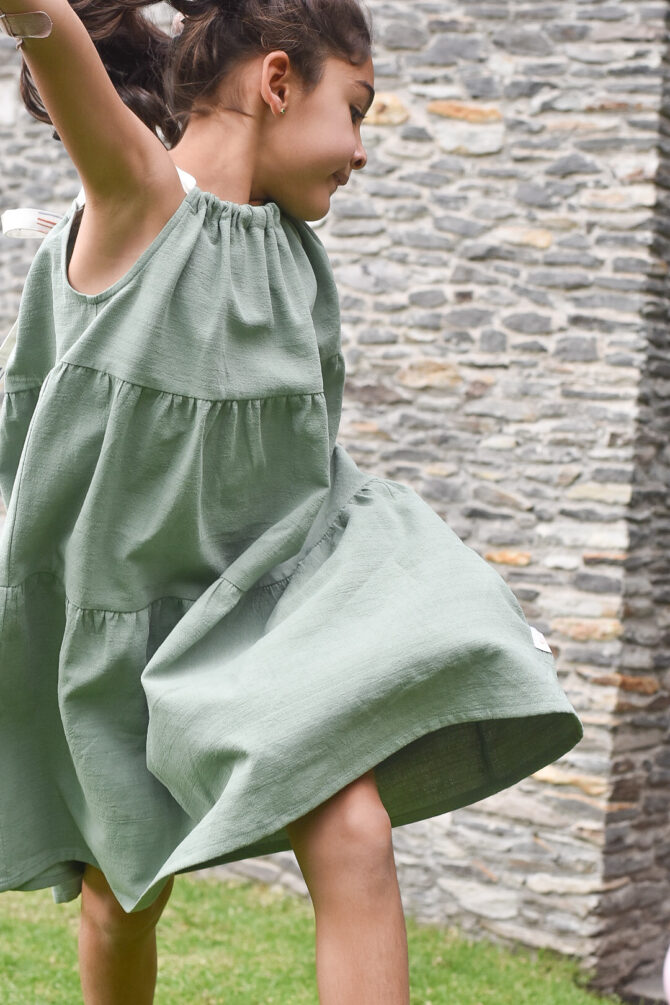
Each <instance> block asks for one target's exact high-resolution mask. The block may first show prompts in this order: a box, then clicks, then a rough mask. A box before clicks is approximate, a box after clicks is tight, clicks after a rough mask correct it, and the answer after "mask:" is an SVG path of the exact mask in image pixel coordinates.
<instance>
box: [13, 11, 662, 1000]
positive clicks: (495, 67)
mask: <svg viewBox="0 0 670 1005" xmlns="http://www.w3.org/2000/svg"><path fill="white" fill-rule="evenodd" d="M367 6H368V9H369V10H370V12H371V14H372V17H373V22H374V28H375V35H376V39H375V52H374V55H375V67H376V81H375V83H376V88H377V92H378V95H377V100H376V102H375V106H374V108H373V110H372V112H371V114H370V115H369V116H368V119H367V120H366V122H365V123H364V125H363V127H362V129H363V138H364V142H365V144H366V148H367V152H368V164H367V166H366V168H365V170H364V171H363V172H361V173H358V172H354V175H353V176H352V179H351V182H350V184H349V186H348V187H347V189H343V190H340V191H339V192H338V193H337V195H336V196H335V198H334V199H333V203H332V209H331V212H330V213H329V214H328V216H327V217H326V218H325V219H324V220H323V221H320V222H318V223H316V224H315V226H316V227H318V229H319V234H320V236H321V239H322V240H323V242H324V244H325V245H326V247H327V249H328V251H329V254H330V256H331V260H332V262H333V267H334V270H335V274H336V278H337V281H338V286H339V289H340V294H341V307H342V323H343V343H344V351H345V356H346V364H347V384H346V394H345V404H344V410H343V420H342V426H341V430H340V437H339V439H340V442H341V443H342V444H343V445H344V446H345V447H346V448H347V450H349V451H350V453H351V454H352V456H353V457H354V458H355V460H356V461H357V463H358V464H359V465H360V466H361V467H362V468H363V469H364V470H369V471H370V472H374V473H376V474H380V475H381V476H383V477H388V478H392V479H395V480H398V481H401V482H404V483H405V484H408V485H410V486H411V487H412V488H414V489H416V490H417V491H418V492H419V493H420V494H421V495H422V496H423V497H424V498H425V499H426V500H427V501H428V502H429V503H430V505H431V506H433V508H434V509H435V510H436V512H438V513H439V515H440V516H441V517H443V518H444V519H445V520H446V521H447V522H448V523H449V524H450V525H451V526H452V527H453V528H454V529H455V530H456V531H457V533H459V534H460V536H461V537H462V538H463V539H464V540H466V541H467V543H468V544H470V545H471V546H472V547H473V548H475V549H476V550H477V551H479V552H480V553H481V554H482V555H484V556H485V557H486V558H487V559H488V561H490V562H492V563H493V564H494V565H495V567H496V568H497V569H498V570H499V571H500V572H501V573H502V575H503V576H504V577H505V578H506V580H507V581H508V583H509V584H510V586H511V587H512V589H513V590H514V591H515V593H516V595H517V597H518V598H519V600H520V601H521V603H522V604H523V606H524V608H525V611H526V613H527V616H528V618H529V620H531V622H532V623H534V624H535V625H537V627H538V628H539V629H540V630H541V631H543V632H544V633H545V634H546V635H547V637H548V638H549V640H550V642H551V644H552V646H553V648H554V650H555V652H556V655H557V658H558V665H559V672H560V677H561V680H562V683H563V685H564V687H565V688H566V690H567V692H568V694H569V696H570V698H571V700H572V701H573V703H574V705H575V707H576V708H577V710H578V712H579V714H580V716H581V718H582V720H583V722H584V725H585V737H584V740H583V741H582V742H581V743H580V744H579V745H578V747H577V748H575V749H574V750H573V751H571V752H570V753H569V754H568V755H566V756H565V757H564V758H562V759H561V760H560V761H559V762H557V763H556V764H553V765H550V766H548V767H547V768H545V769H544V770H542V771H540V772H538V773H537V774H536V775H534V776H533V777H531V778H528V779H526V780H525V781H523V782H521V783H519V784H518V785H516V786H514V787H512V788H510V789H508V790H506V791H505V792H502V793H500V794H498V795H496V796H493V797H491V798H490V799H487V800H483V801H482V802H480V803H478V804H476V805H474V806H471V807H467V808H465V809H461V810H458V811H456V812H454V813H451V814H448V815H445V816H442V817H436V818H433V819H431V820H426V821H421V822H418V823H416V824H411V825H408V826H406V827H401V828H396V829H395V830H394V845H395V850H396V861H397V864H398V871H399V876H400V883H401V890H402V894H403V901H404V904H405V907H406V910H407V911H408V912H409V913H411V914H413V915H414V916H416V917H417V918H419V919H420V920H425V921H431V922H436V923H440V924H441V923H449V924H453V923H456V924H458V925H459V926H460V927H461V928H462V929H463V930H464V931H465V932H467V933H468V934H470V935H473V936H477V937H479V936H482V937H490V938H494V939H498V940H518V941H520V942H522V943H524V944H526V945H530V946H549V947H552V948H555V949H558V950H559V951H562V952H564V953H568V954H571V955H574V956H577V957H579V958H580V960H581V961H582V962H583V964H584V966H585V967H587V968H589V969H591V970H592V971H593V973H594V975H595V983H596V985H597V986H599V987H601V988H608V989H624V988H631V987H636V988H639V989H643V988H645V989H648V990H649V997H650V998H652V999H654V998H655V999H656V1000H660V983H659V973H660V964H661V960H662V956H663V953H664V951H665V945H666V942H668V941H670V917H669V915H670V908H669V907H668V904H670V882H669V878H668V865H669V857H670V853H669V852H668V850H667V849H668V843H667V835H668V823H669V820H668V799H669V797H668V782H670V751H669V750H668V713H667V708H668V702H669V700H670V698H669V685H670V615H669V613H668V612H669V608H670V560H669V558H668V556H669V554H670V547H669V545H670V540H669V538H670V519H669V516H668V481H669V477H670V470H669V468H670V448H669V446H668V443H669V442H670V440H669V437H668V432H669V425H670V418H669V417H670V410H669V407H668V400H669V398H670V362H668V359H669V356H668V318H667V306H666V305H667V300H668V297H667V293H668V289H667V283H668V280H667V266H666V262H667V259H668V227H667V225H666V220H667V219H668V215H669V213H668V205H669V197H668V191H667V189H668V184H667V180H668V177H670V176H669V174H668V169H667V166H666V164H665V159H666V157H667V152H668V149H670V147H669V144H668V138H667V137H668V132H669V128H668V124H667V118H666V115H665V109H666V107H667V101H666V100H665V87H666V84H665V81H666V79H667V74H666V66H667V55H666V44H665V20H666V16H667V10H668V4H667V3H660V2H656V3H654V2H653V0H649V2H644V3H639V2H633V0H601V2H599V0H591V2H579V0H560V2H553V3H552V2H546V3H533V2H531V0H481V2H468V3H465V2H463V3H457V2H450V0H433V2H427V0H412V4H411V5H408V4H406V3H400V2H389V0H368V3H367ZM410 6H411V9H410ZM157 10H159V11H160V10H161V8H160V7H159V8H157ZM169 17H170V14H169V13H167V14H166V21H165V23H167V21H168V20H169ZM3 38H4V37H3V36H0V167H1V168H2V170H1V172H0V211H2V210H3V209H5V208H9V207H12V206H18V205H37V206H42V207H44V208H52V209H54V210H55V211H57V212H58V211H62V210H63V209H64V208H65V206H66V205H67V203H68V202H69V200H70V199H71V198H72V197H73V196H74V195H75V193H76V191H77V190H78V188H79V181H78V179H77V176H76V172H74V170H73V168H72V165H71V164H70V163H69V161H68V159H67V156H66V155H65V152H64V150H63V149H62V147H61V145H60V144H58V143H56V142H54V141H53V140H52V139H51V136H50V130H49V129H48V127H46V126H42V125H39V124H37V123H34V122H32V120H30V119H29V118H28V116H27V115H26V114H25V112H24V111H23V109H22V107H20V106H19V105H18V103H17V101H16V97H15V81H16V78H17V76H18V66H19V64H18V61H17V56H16V54H15V52H14V48H13V43H11V41H10V40H8V39H7V40H5V42H3ZM5 43H6V44H5ZM35 246H36V245H35V243H33V242H30V241H24V242H21V241H10V240H8V239H4V240H2V239H0V322H1V324H2V326H3V327H5V328H6V327H8V326H9V323H11V320H12V319H13V316H14V315H15V313H16V308H17V306H18V298H19V295H20V290H21V286H22V281H23V278H24V277H25V273H26V272H27V269H28V266H29V262H30V259H31V257H32V254H33V252H34V248H35ZM445 770H449V766H448V765H445ZM222 871H223V872H237V873H242V874H245V875H254V876H257V877H258V878H260V879H262V880H264V881H267V882H280V883H282V884H285V885H287V886H290V887H291V888H292V889H295V890H296V891H297V892H299V893H302V894H303V895H304V894H306V887H305V886H304V882H303V881H302V877H301V876H300V872H299V869H298V868H297V863H296V861H295V857H294V856H293V854H292V853H284V854H283V855H278V856H268V857H265V858H262V859H260V858H259V859H254V860H250V861H248V862H243V863H234V864H233V865H232V866H226V867H224V868H223V870H222ZM645 982H646V983H645Z"/></svg>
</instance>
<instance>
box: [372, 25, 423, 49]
mask: <svg viewBox="0 0 670 1005" xmlns="http://www.w3.org/2000/svg"><path fill="white" fill-rule="evenodd" d="M428 37H429V36H428V32H427V31H425V30H424V29H423V28H422V27H421V26H420V25H419V24H417V23H416V21H414V20H412V21H389V22H388V23H387V24H386V25H385V26H384V29H383V31H382V33H381V41H382V42H383V43H384V45H385V46H386V48H387V49H422V48H423V46H424V45H426V43H427V41H428Z"/></svg>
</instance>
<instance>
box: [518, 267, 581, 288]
mask: <svg viewBox="0 0 670 1005" xmlns="http://www.w3.org/2000/svg"><path fill="white" fill-rule="evenodd" d="M528 278H529V279H530V280H531V282H533V283H537V284H538V285H539V286H555V287H558V288H560V289H563V290H573V289H577V288H578V287H580V286H590V285H591V283H592V282H593V277H592V276H589V275H588V274H587V273H585V272H569V271H568V270H567V269H556V270H551V271H550V270H549V269H538V270H536V271H535V272H531V274H530V276H529V277H528Z"/></svg>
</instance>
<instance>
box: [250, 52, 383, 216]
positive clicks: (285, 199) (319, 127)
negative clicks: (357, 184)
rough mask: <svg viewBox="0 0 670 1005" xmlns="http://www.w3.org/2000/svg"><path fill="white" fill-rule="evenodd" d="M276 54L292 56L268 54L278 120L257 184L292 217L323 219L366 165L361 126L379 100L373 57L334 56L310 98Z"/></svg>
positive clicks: (267, 81)
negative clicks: (358, 61)
mask: <svg viewBox="0 0 670 1005" xmlns="http://www.w3.org/2000/svg"><path fill="white" fill-rule="evenodd" d="M277 56H282V57H283V58H284V60H285V59H286V56H285V54H284V53H281V54H279V53H269V54H268V55H267V56H266V58H265V60H264V61H263V70H262V83H261V93H262V95H263V98H264V100H265V102H266V103H267V105H268V106H269V113H271V114H272V118H271V119H269V123H270V124H269V127H268V129H267V133H266V138H265V142H264V144H263V148H262V149H260V150H259V151H258V161H257V171H256V178H257V182H258V184H259V187H260V188H261V189H262V190H264V191H265V192H267V194H268V198H270V199H273V200H274V201H275V202H277V203H279V205H280V206H281V207H282V208H283V209H285V210H286V211H287V212H288V213H291V214H293V215H294V216H297V217H299V218H301V219H303V220H320V219H321V218H322V217H323V216H325V215H326V213H327V212H328V210H329V208H330V200H331V197H332V196H333V194H334V193H335V191H336V189H337V188H338V185H340V184H346V181H347V180H348V178H349V175H350V174H351V172H352V171H355V170H360V169H361V168H363V167H365V164H366V162H367V155H366V153H365V148H364V146H363V142H362V140H361V122H362V120H363V117H364V116H365V114H366V112H367V110H368V108H369V107H370V105H371V103H372V99H373V98H374V86H373V85H374V68H373V64H372V59H371V58H370V59H368V61H367V62H366V63H364V64H363V65H361V66H352V65H351V64H350V63H348V62H344V61H342V60H340V59H335V58H333V57H329V58H328V59H327V60H326V63H325V68H324V73H323V77H322V79H321V81H320V82H319V84H318V85H317V87H316V88H315V89H314V90H313V91H312V92H311V93H310V94H305V93H304V91H303V90H302V89H301V88H300V85H299V82H297V81H296V78H295V76H292V75H291V73H290V72H287V71H286V67H285V64H284V63H283V62H282V59H273V57H277ZM282 66H283V67H284V70H283V72H282ZM282 105H285V106H286V112H285V113H284V114H283V115H282V114H281V113H280V111H279V109H280V108H281V107H282ZM268 117H269V116H268Z"/></svg>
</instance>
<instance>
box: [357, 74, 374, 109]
mask: <svg viewBox="0 0 670 1005" xmlns="http://www.w3.org/2000/svg"><path fill="white" fill-rule="evenodd" d="M356 83H357V84H362V85H363V87H365V89H366V90H368V91H369V92H370V100H369V101H368V103H367V106H366V109H365V111H366V112H367V111H368V109H369V108H370V105H371V104H372V102H373V101H374V100H375V89H374V87H371V86H370V84H368V82H367V80H357V81H356Z"/></svg>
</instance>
